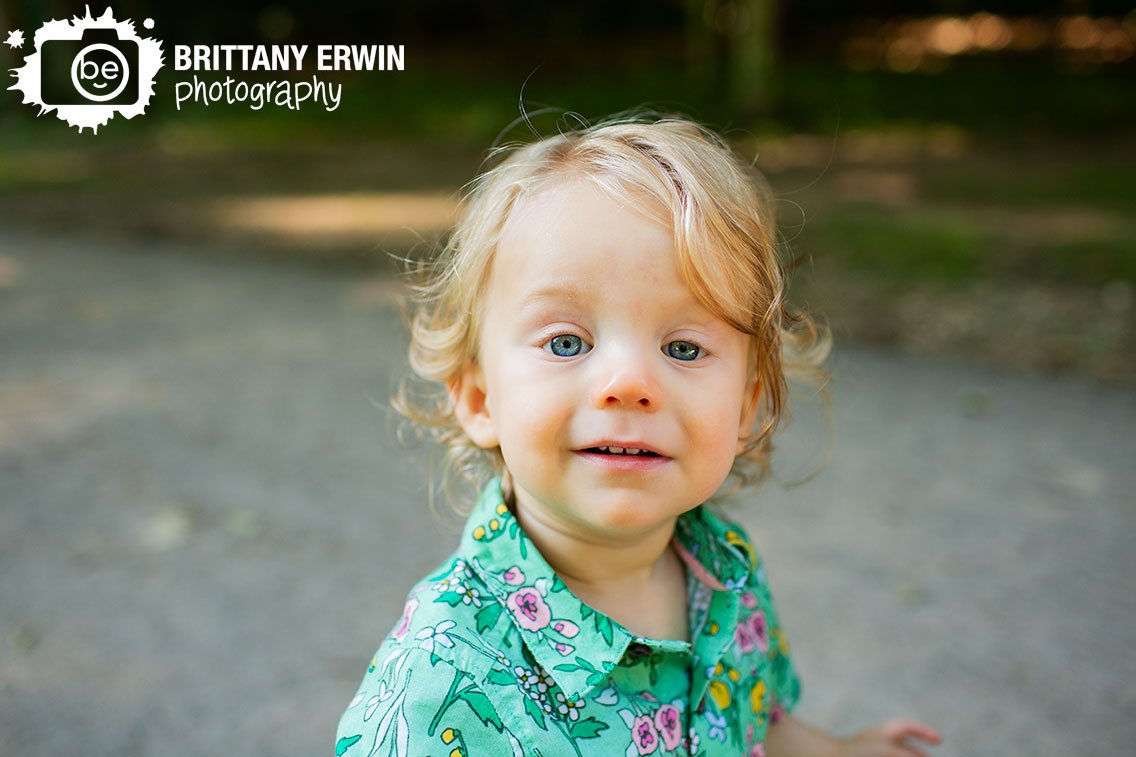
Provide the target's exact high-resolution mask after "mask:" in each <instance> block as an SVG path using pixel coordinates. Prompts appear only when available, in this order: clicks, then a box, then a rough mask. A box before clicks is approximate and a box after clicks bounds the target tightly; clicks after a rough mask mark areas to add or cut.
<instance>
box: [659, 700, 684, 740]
mask: <svg viewBox="0 0 1136 757" xmlns="http://www.w3.org/2000/svg"><path fill="white" fill-rule="evenodd" d="M655 727H656V728H658V729H659V734H660V735H661V736H662V737H663V746H665V747H666V748H667V749H670V750H671V751H674V750H675V749H677V748H678V746H679V744H681V743H682V718H680V717H679V711H678V708H677V707H675V706H674V705H673V704H664V705H663V706H662V707H660V708H659V711H658V712H656V713H655Z"/></svg>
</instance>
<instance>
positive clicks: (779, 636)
mask: <svg viewBox="0 0 1136 757" xmlns="http://www.w3.org/2000/svg"><path fill="white" fill-rule="evenodd" d="M769 636H770V638H771V639H773V647H774V648H775V649H776V650H777V651H778V652H780V653H781V654H783V655H788V654H789V642H788V640H786V638H785V634H783V633H781V629H780V628H774V629H773V630H772V631H771V632H770V634H769Z"/></svg>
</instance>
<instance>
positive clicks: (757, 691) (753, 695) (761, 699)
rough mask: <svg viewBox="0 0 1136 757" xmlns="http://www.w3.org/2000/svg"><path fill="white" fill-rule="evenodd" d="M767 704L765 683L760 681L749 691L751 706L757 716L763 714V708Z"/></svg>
mask: <svg viewBox="0 0 1136 757" xmlns="http://www.w3.org/2000/svg"><path fill="white" fill-rule="evenodd" d="M764 704H765V681H762V680H760V679H759V680H758V682H757V683H755V684H754V685H753V688H752V689H750V690H749V706H750V707H752V708H753V714H754V715H757V714H758V713H760V712H761V708H762V706H763V705H764Z"/></svg>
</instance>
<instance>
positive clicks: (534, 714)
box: [525, 697, 548, 731]
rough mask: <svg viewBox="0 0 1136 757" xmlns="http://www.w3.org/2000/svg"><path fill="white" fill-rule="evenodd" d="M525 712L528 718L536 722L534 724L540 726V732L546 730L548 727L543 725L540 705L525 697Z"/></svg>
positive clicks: (542, 713)
mask: <svg viewBox="0 0 1136 757" xmlns="http://www.w3.org/2000/svg"><path fill="white" fill-rule="evenodd" d="M525 712H526V713H528V716H529V717H530V718H532V719H533V720H535V721H536V724H537V725H539V726H540V728H541V730H542V731H547V730H548V726H547V725H545V724H544V712H542V711H541V709H540V705H538V704H537V703H536V702H534V701H533V700H531V699H529V698H528V697H525Z"/></svg>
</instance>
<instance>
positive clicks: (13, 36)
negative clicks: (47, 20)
mask: <svg viewBox="0 0 1136 757" xmlns="http://www.w3.org/2000/svg"><path fill="white" fill-rule="evenodd" d="M4 44H5V45H7V46H8V47H11V48H13V49H15V48H17V47H23V46H24V33H23V32H22V31H21V30H19V29H16V30H15V31H11V32H8V39H6V40H4Z"/></svg>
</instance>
